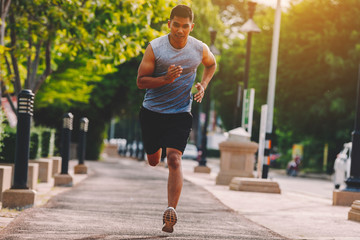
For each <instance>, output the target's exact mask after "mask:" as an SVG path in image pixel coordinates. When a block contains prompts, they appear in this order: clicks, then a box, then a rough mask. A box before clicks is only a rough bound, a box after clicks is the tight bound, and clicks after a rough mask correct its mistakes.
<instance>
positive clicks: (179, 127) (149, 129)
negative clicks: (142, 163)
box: [139, 107, 192, 154]
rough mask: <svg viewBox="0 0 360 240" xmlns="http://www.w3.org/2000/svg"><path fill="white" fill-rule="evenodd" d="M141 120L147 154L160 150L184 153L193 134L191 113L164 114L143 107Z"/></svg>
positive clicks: (140, 115)
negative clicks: (168, 149) (166, 149)
mask: <svg viewBox="0 0 360 240" xmlns="http://www.w3.org/2000/svg"><path fill="white" fill-rule="evenodd" d="M139 118H140V125H141V132H142V141H143V144H144V148H145V152H146V153H147V154H154V153H156V152H157V151H158V150H159V149H160V148H175V149H177V150H179V151H181V152H182V153H183V152H184V149H185V147H186V143H187V141H188V138H189V135H190V132H191V126H192V115H191V113H188V112H185V113H175V114H163V113H157V112H153V111H150V110H148V109H146V108H144V107H141V110H140V114H139Z"/></svg>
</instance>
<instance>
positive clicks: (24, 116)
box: [11, 89, 35, 189]
mask: <svg viewBox="0 0 360 240" xmlns="http://www.w3.org/2000/svg"><path fill="white" fill-rule="evenodd" d="M34 96H35V95H34V94H33V93H32V91H31V90H28V89H26V90H22V91H21V92H20V93H19V95H18V109H17V118H18V123H17V132H16V150H15V171H14V185H13V186H12V187H11V188H12V189H29V188H28V186H27V178H28V163H29V151H30V149H29V145H30V123H31V116H32V115H33V106H34Z"/></svg>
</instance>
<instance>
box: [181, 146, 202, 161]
mask: <svg viewBox="0 0 360 240" xmlns="http://www.w3.org/2000/svg"><path fill="white" fill-rule="evenodd" d="M197 157H198V149H197V147H196V146H195V145H194V144H191V143H188V144H187V145H186V147H185V150H184V153H183V156H182V158H184V159H192V160H197Z"/></svg>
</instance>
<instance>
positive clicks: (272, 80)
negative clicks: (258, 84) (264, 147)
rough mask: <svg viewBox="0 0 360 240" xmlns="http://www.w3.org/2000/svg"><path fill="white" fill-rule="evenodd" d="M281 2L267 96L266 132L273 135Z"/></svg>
mask: <svg viewBox="0 0 360 240" xmlns="http://www.w3.org/2000/svg"><path fill="white" fill-rule="evenodd" d="M280 2H281V0H277V7H276V13H275V22H274V32H273V40H272V49H271V62H270V73H269V87H268V95H267V104H268V113H267V125H266V132H267V133H271V132H272V127H273V114H274V101H275V84H276V70H277V62H278V51H279V39H280V23H281V3H280Z"/></svg>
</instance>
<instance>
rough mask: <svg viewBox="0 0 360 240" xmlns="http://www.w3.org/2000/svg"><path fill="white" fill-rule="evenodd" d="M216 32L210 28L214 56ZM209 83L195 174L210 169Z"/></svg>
mask: <svg viewBox="0 0 360 240" xmlns="http://www.w3.org/2000/svg"><path fill="white" fill-rule="evenodd" d="M216 34H217V31H216V30H213V29H212V28H210V41H211V43H210V47H209V48H210V51H211V52H212V53H213V54H214V55H215V56H216V55H219V54H220V51H219V50H218V49H217V48H216V47H215V45H214V43H215V39H216ZM210 84H211V82H210V83H209V85H208V87H207V93H206V96H205V97H206V98H205V109H204V111H205V123H204V126H203V129H202V133H201V147H200V148H201V158H200V161H199V166H198V167H196V168H195V170H194V171H195V172H208V173H210V169H209V168H208V167H207V166H206V162H207V160H206V157H207V128H208V124H209V115H210V94H211V85H210Z"/></svg>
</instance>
